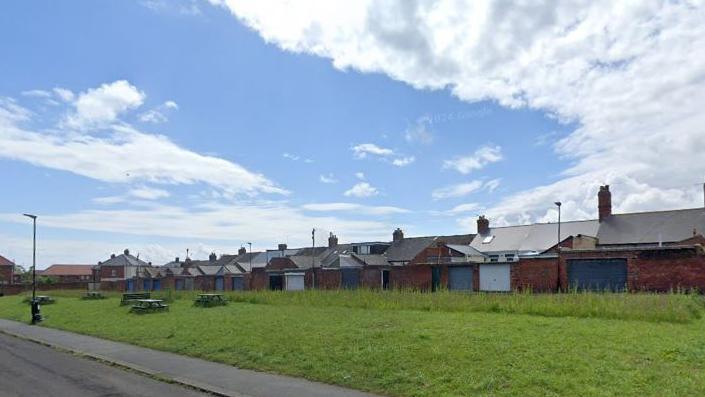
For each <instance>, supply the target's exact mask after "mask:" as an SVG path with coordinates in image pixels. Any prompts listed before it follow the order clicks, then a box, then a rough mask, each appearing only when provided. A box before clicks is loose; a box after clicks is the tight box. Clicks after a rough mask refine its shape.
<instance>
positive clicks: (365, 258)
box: [352, 254, 389, 266]
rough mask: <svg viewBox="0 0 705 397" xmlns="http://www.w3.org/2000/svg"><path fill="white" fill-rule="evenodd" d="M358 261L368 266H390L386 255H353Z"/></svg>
mask: <svg viewBox="0 0 705 397" xmlns="http://www.w3.org/2000/svg"><path fill="white" fill-rule="evenodd" d="M352 255H353V256H354V257H355V258H357V260H358V261H360V262H362V263H363V264H365V265H368V266H389V261H388V260H387V257H386V256H384V255H372V254H368V255H360V254H352Z"/></svg>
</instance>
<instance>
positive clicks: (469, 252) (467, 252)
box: [446, 244, 486, 256]
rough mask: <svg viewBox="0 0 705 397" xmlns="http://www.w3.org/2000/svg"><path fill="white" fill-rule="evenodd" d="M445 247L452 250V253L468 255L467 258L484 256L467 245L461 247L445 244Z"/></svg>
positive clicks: (459, 245)
mask: <svg viewBox="0 0 705 397" xmlns="http://www.w3.org/2000/svg"><path fill="white" fill-rule="evenodd" d="M446 247H448V248H450V249H452V250H453V251H457V252H460V253H461V254H464V255H468V256H486V255H485V254H483V253H482V252H480V251H479V250H477V249H475V248H473V247H471V246H469V245H462V244H446Z"/></svg>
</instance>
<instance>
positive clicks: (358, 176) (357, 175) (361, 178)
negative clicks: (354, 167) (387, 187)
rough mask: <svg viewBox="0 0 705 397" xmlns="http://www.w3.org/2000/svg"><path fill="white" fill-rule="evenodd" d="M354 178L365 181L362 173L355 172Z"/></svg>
mask: <svg viewBox="0 0 705 397" xmlns="http://www.w3.org/2000/svg"><path fill="white" fill-rule="evenodd" d="M355 178H357V179H359V180H361V181H364V180H365V173H364V172H356V173H355Z"/></svg>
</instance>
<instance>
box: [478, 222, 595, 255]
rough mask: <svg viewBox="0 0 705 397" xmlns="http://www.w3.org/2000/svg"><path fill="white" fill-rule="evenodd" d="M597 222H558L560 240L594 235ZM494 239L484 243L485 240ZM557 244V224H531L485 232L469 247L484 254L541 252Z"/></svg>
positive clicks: (497, 228)
mask: <svg viewBox="0 0 705 397" xmlns="http://www.w3.org/2000/svg"><path fill="white" fill-rule="evenodd" d="M599 225H600V223H599V222H598V221H597V220H589V221H569V222H561V238H562V239H565V238H566V237H568V236H577V235H578V234H581V235H586V236H597V230H598V227H599ZM488 236H494V238H493V239H492V241H490V242H489V243H485V242H484V241H485V238H486V237H488ZM557 241H558V224H557V223H534V224H531V225H519V226H503V227H493V228H490V231H489V233H487V234H483V235H477V237H476V238H475V239H474V240H473V242H472V243H470V246H471V247H473V248H475V249H477V250H478V251H481V252H483V253H488V252H504V251H518V252H525V253H528V252H532V253H533V252H536V253H539V252H544V251H546V250H547V249H549V248H551V247H553V246H554V245H556V243H557Z"/></svg>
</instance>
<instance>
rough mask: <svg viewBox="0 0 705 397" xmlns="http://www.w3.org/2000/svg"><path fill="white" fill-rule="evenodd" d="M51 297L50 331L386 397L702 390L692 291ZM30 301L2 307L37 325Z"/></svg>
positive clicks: (5, 302)
mask: <svg viewBox="0 0 705 397" xmlns="http://www.w3.org/2000/svg"><path fill="white" fill-rule="evenodd" d="M164 294H165V295H167V293H164ZM51 295H52V296H55V297H57V304H55V305H51V306H47V307H44V308H43V310H44V314H45V315H46V316H47V320H46V321H45V322H44V325H45V326H48V327H55V328H61V329H66V330H71V331H75V332H80V333H84V334H90V335H96V336H99V337H104V338H108V339H113V340H119V341H124V342H129V343H134V344H137V345H142V346H147V347H152V348H156V349H161V350H167V351H173V352H176V353H180V354H186V355H191V356H195V357H202V358H206V359H209V360H214V361H220V362H224V363H228V364H232V365H237V366H239V367H245V368H253V369H258V370H264V371H271V372H277V373H284V374H289V375H294V376H302V377H306V378H309V379H314V380H319V381H323V382H327V383H334V384H340V385H343V386H348V387H354V388H358V389H363V390H369V391H373V392H377V393H381V394H387V395H405V396H455V395H466V396H474V395H497V396H547V395H548V396H551V395H581V396H593V395H594V396H598V395H600V396H601V395H614V396H643V395H646V396H685V395H693V396H695V395H705V337H704V335H705V320H703V319H702V318H701V313H702V311H703V309H702V303H701V299H702V298H701V297H699V296H693V295H684V294H667V295H649V294H645V295H641V294H635V295H627V294H616V295H610V294H563V295H526V294H508V295H492V294H476V295H458V294H452V293H449V292H442V293H440V294H421V293H412V292H389V293H375V292H369V291H355V292H349V291H340V292H339V291H331V292H321V291H308V292H305V293H281V292H279V293H273V292H260V293H253V292H248V293H240V294H228V295H229V296H230V297H231V298H232V299H233V300H234V302H231V303H230V304H229V305H228V306H223V307H214V308H207V309H204V308H197V307H194V306H193V305H192V300H191V298H192V297H193V296H194V295H193V294H175V293H171V294H170V295H171V296H170V297H169V298H170V300H171V301H172V302H171V311H170V312H168V313H158V314H149V315H143V316H137V315H131V314H129V313H128V310H129V308H128V307H126V306H123V307H120V306H119V298H118V297H117V295H111V296H110V297H109V298H108V299H105V300H95V301H81V300H80V299H78V298H77V296H76V295H73V294H71V293H67V294H64V293H61V292H56V293H52V294H51ZM167 297H168V296H167ZM21 299H22V297H18V296H15V297H4V298H0V317H4V318H10V319H15V320H22V321H26V320H27V319H28V314H29V309H28V307H27V305H26V304H22V303H21ZM631 311H634V312H635V313H631ZM649 313H656V314H649ZM620 316H622V317H624V318H628V319H629V320H621V319H617V318H620Z"/></svg>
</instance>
